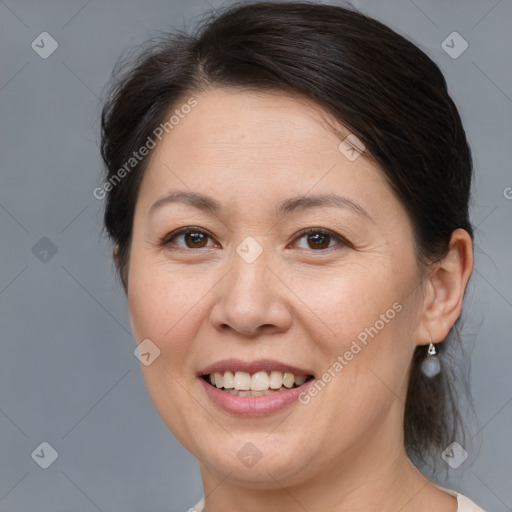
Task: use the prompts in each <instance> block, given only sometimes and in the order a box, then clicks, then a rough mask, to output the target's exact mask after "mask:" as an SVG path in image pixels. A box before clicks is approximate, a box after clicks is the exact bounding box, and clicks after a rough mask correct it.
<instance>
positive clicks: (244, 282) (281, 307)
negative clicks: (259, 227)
mask: <svg viewBox="0 0 512 512" xmlns="http://www.w3.org/2000/svg"><path fill="white" fill-rule="evenodd" d="M273 266H274V265H272V262H270V261H268V258H266V257H263V255H262V256H260V257H259V258H258V259H257V260H256V261H254V262H252V263H248V262H246V261H244V260H243V259H242V258H240V257H239V256H238V255H236V254H235V255H234V258H233V267H232V269H231V271H230V272H229V273H228V274H227V275H226V277H225V278H224V279H223V280H222V281H221V283H219V286H217V287H216V289H215V294H216V297H215V305H214V307H213V308H212V311H211V321H212V324H213V325H214V327H215V328H216V329H217V330H220V331H223V332H224V333H225V332H227V331H232V332H234V333H236V334H238V335H242V336H244V337H249V338H252V337H256V336H258V335H262V334H272V333H280V332H285V331H287V330H288V329H289V328H290V326H291V322H292V313H291V303H290V302H289V300H288V299H287V294H288V290H287V288H286V286H285V285H284V284H283V282H282V280H280V279H279V278H278V277H277V275H278V272H277V271H276V269H275V268H271V267H273Z"/></svg>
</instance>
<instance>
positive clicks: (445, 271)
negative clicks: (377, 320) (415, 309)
mask: <svg viewBox="0 0 512 512" xmlns="http://www.w3.org/2000/svg"><path fill="white" fill-rule="evenodd" d="M472 271H473V241H472V239H471V236H470V235H469V233H468V232H467V231H466V230H464V229H456V230H455V231H454V232H453V233H452V235H451V238H450V243H449V246H448V252H447V254H446V256H445V257H444V258H443V259H442V260H440V261H438V262H435V263H433V264H432V269H431V271H430V275H429V277H428V279H427V286H426V293H425V295H424V303H423V322H424V327H425V328H424V335H422V336H421V339H420V340H418V345H424V344H428V343H429V342H430V336H432V340H433V341H434V343H435V342H440V341H443V340H444V339H445V338H446V337H447V336H448V333H449V332H450V329H451V328H452V326H453V324H454V323H455V321H456V320H457V318H459V315H460V313H461V311H462V301H463V298H464V292H465V290H466V285H467V283H468V281H469V278H470V276H471V273H472ZM429 333H430V335H429Z"/></svg>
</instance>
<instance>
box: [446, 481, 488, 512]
mask: <svg viewBox="0 0 512 512" xmlns="http://www.w3.org/2000/svg"><path fill="white" fill-rule="evenodd" d="M436 487H437V488H438V489H441V490H442V491H444V492H446V493H448V494H451V495H452V496H454V497H455V498H457V505H458V506H457V512H485V510H484V509H483V508H480V507H479V506H478V505H477V504H476V503H474V502H473V501H471V500H470V499H469V498H468V497H467V496H464V495H463V494H460V492H457V491H453V490H452V489H447V488H446V487H441V486H440V485H436Z"/></svg>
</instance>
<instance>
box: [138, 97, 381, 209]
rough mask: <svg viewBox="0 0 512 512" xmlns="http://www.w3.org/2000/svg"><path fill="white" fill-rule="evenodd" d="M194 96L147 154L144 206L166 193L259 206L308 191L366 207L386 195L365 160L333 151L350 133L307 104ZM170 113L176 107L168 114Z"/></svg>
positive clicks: (276, 99) (297, 99)
mask: <svg viewBox="0 0 512 512" xmlns="http://www.w3.org/2000/svg"><path fill="white" fill-rule="evenodd" d="M193 97H194V99H195V101H196V102H197V104H196V106H195V107H194V108H193V109H185V110H186V111H187V112H188V113H186V114H183V113H182V115H181V116H180V117H179V121H178V122H177V123H175V124H173V127H172V129H171V130H169V132H168V133H164V135H163V138H162V140H161V142H159V143H158V145H157V147H156V148H155V149H154V150H152V153H151V155H150V161H149V165H148V168H147V171H146V175H145V177H144V180H143V183H142V187H141V191H140V194H139V197H140V199H141V200H142V201H143V202H144V201H145V200H146V199H147V200H148V201H149V200H150V199H154V198H155V196H156V195H157V194H162V192H164V191H165V189H170V188H172V189H176V188H181V189H187V188H188V189H194V190H198V189H199V190H200V191H201V192H204V193H208V194H210V195H214V196H217V197H221V198H226V199H227V200H237V199H238V200H242V199H243V198H246V199H247V200H251V201H254V200H255V199H257V200H258V201H259V202H265V201H266V200H271V199H276V198H277V196H279V197H280V198H281V199H282V198H285V196H291V195H297V194H306V193H308V191H310V190H311V191H313V192H315V193H326V192H333V191H338V192H343V193H344V194H345V195H354V196H355V197H358V198H359V199H361V200H363V201H366V202H368V203H371V202H372V197H374V196H375V195H379V196H381V199H382V195H383V194H385V193H388V194H390V193H391V192H390V191H389V189H388V186H387V182H386V180H385V179H384V177H383V175H382V172H381V171H380V170H379V169H378V168H377V167H376V166H375V164H373V163H372V161H370V160H369V159H367V158H366V157H365V156H364V153H363V154H362V155H361V156H360V157H358V158H356V159H349V158H347V155H346V154H345V153H344V152H343V151H340V142H341V141H342V140H343V139H344V138H345V137H346V136H348V135H349V134H350V132H349V131H348V130H347V129H346V128H345V127H344V126H343V125H341V124H340V123H336V122H335V121H334V120H333V119H332V117H330V116H329V115H328V114H327V113H326V112H324V111H323V110H322V109H321V108H320V107H318V106H317V105H315V104H314V103H313V102H311V101H308V100H306V99H304V98H302V97H299V96H292V95H289V94H285V93H267V92H249V91H240V90H234V89H214V90H210V91H208V92H202V93H199V94H194V95H193ZM186 102H187V99H186V98H185V99H184V100H183V104H185V103H186ZM176 110H178V111H179V110H180V104H179V103H178V104H177V105H174V106H173V109H172V111H171V112H170V115H172V113H173V112H176ZM176 120H177V119H175V121H176ZM333 128H334V129H333ZM369 209H371V206H370V207H369Z"/></svg>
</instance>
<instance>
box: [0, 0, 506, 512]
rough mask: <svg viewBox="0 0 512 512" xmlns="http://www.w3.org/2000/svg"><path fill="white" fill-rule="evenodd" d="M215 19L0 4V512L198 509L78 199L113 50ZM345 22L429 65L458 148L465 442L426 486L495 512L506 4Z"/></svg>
mask: <svg viewBox="0 0 512 512" xmlns="http://www.w3.org/2000/svg"><path fill="white" fill-rule="evenodd" d="M331 3H336V2H331ZM221 5H225V3H224V4H222V3H221V2H217V1H213V0H210V1H208V0H188V1H187V2H185V1H183V2H182V1H178V0H150V1H142V0H130V1H121V0H110V1H108V2H100V1H99V0H90V1H87V0H73V1H57V0H53V1H50V0H44V1H35V0H33V1H28V0H5V1H1V0H0V34H1V35H0V41H1V44H0V64H1V74H0V150H1V153H0V154H1V170H2V175H1V176H2V177H1V179H2V181H1V187H0V222H1V230H2V231H1V235H2V243H1V244H0V251H1V266H0V269H1V274H0V308H1V309H0V311H1V315H0V329H1V331H0V332H1V357H0V364H1V368H0V369H1V371H0V433H1V437H0V460H1V467H0V471H1V473H0V511H1V512H17V511H34V512H35V511H53V512H58V511H68V512H69V511H83V512H93V511H97V510H101V511H105V512H106V511H138V512H140V511H147V510H152V511H180V510H186V509H187V508H188V507H190V506H191V505H193V504H194V503H195V501H196V499H197V498H199V497H200V495H201V493H202V488H201V482H200V476H199V471H198V466H197V463H196V462H195V460H194V459H193V458H192V457H191V456H190V455H189V454H188V453H187V452H186V451H185V450H184V449H183V448H182V447H181V446H180V445H179V444H178V443H177V442H176V441H175V440H174V438H173V437H172V435H171V434H170V433H169V432H168V430H167V428H166V427H165V426H164V424H163V422H162V421H161V420H160V418H159V417H158V415H157V413H156V412H155V411H154V409H153V406H152V404H151V402H150V401H149V398H148V396H147V394H146V390H145V387H144V384H143V381H142V377H141V374H140V369H139V362H138V360H137V359H136V358H135V357H134V355H133V349H134V347H135V343H134V341H133V339H132V338H131V335H130V332H129V322H128V318H127V312H126V304H125V298H124V295H123V293H122V291H121V288H120V286H119V284H118V282H117V281H116V279H115V277H114V272H113V266H112V264H111V261H110V254H111V250H110V246H109V245H108V243H107V241H106V240H105V239H104V238H103V237H102V235H101V231H100V230H101V212H102V207H103V204H102V201H100V200H97V199H95V198H94V197H93V194H92V191H93V189H94V188H95V187H96V186H98V185H99V184H100V183H101V177H100V176H101V175H100V171H101V164H100V159H99V153H98V145H97V144H98V140H99V111H100V99H101V97H102V91H103V88H104V86H105V83H106V82H107V80H108V79H109V76H110V73H111V70H112V67H113V65H114V63H115V61H116V59H117V57H118V56H119V55H120V53H121V51H122V50H123V49H125V48H126V47H128V46H132V45H134V44H137V43H139V42H142V41H144V40H145V39H147V38H148V37H150V36H151V35H154V33H155V31H156V30H164V31H167V30H172V29H173V28H183V27H186V26H189V25H190V24H191V23H193V22H194V20H197V19H198V17H199V16H200V15H201V14H202V13H204V12H205V11H208V10H210V9H212V8H216V7H219V6H221ZM354 5H355V6H356V7H357V8H358V9H360V10H361V11H363V12H365V13H367V14H369V15H371V16H374V17H376V18H377V19H380V20H381V21H383V22H385V23H387V24H388V25H390V26H391V27H392V28H394V29H395V30H397V31H399V32H400V33H402V34H404V35H406V36H407V37H409V38H411V39H413V40H414V41H416V42H417V44H418V45H419V46H420V47H421V48H422V49H423V50H425V51H426V52H427V53H428V54H429V55H430V56H431V57H432V58H433V59H434V60H435V61H436V62H437V63H438V64H439V65H440V67H441V69H442V70H443V72H444V73H445V76H446V78H447V81H448V83H449V88H450V90H451V93H452V95H453V97H454V99H455V101H456V103H457V104H458V106H459V108H460V111H461V115H462V118H463V121H464V122H465V126H466V130H467V133H468V136H469V139H470V142H471V144H472V148H473V151H474V156H475V167H476V176H475V188H474V200H473V204H472V220H473V223H474V225H475V226H476V227H477V230H476V248H475V254H476V271H475V273H474V276H473V278H472V282H471V286H470V288H469V291H468V294H467V298H466V314H465V317H466V323H465V326H464V330H463V343H464V346H465V348H466V350H467V353H468V354H470V356H471V360H472V371H471V383H472V389H473V396H474V403H475V409H476V413H477V419H478V424H477V425H476V426H474V427H472V428H473V430H472V436H473V437H474V440H475V441H478V442H477V443H476V445H475V448H468V451H469V452H470V453H469V459H468V460H467V461H466V462H464V464H462V465H461V466H460V467H459V468H458V469H456V470H453V469H449V468H447V471H446V472H445V473H444V476H443V481H442V483H444V484H447V485H449V486H451V487H454V488H456V489H457V490H459V491H461V492H463V493H465V494H468V495H470V496H471V497H472V498H473V499H474V500H475V501H476V502H478V503H479V504H480V505H481V506H483V507H484V508H486V509H488V510H489V511H493V512H494V511H495V512H501V511H505V510H511V507H512V488H511V486H510V482H511V480H512V469H511V460H512V443H511V442H510V430H511V428H510V426H511V417H512V405H511V401H512V382H511V379H510V377H509V375H510V373H509V369H510V365H511V363H512V357H511V344H510V330H511V327H512V324H511V318H512V310H511V309H512V296H511V289H512V287H511V265H510V254H511V240H512V236H511V230H512V228H511V226H512V222H511V210H512V200H511V199H510V198H511V197H512V189H510V188H507V187H511V186H512V176H511V173H510V171H509V169H510V161H511V157H512V154H511V153H512V151H511V147H512V140H511V122H510V120H511V113H512V99H511V98H512V87H511V86H512V70H511V66H510V58H509V54H510V53H509V52H510V48H511V47H512V30H511V29H510V27H511V21H512V2H511V1H510V0H501V1H496V0H479V1H476V0H471V1H469V0H457V1H454V0H452V1H450V2H445V1H442V0H436V1H427V0H414V1H412V0H393V1H390V2H382V1H381V2H379V1H378V0H360V1H355V2H354ZM43 31H47V32H49V33H50V34H51V35H52V36H53V38H55V40H57V42H58V45H59V46H58V49H57V50H56V51H55V52H54V53H53V54H52V55H51V56H49V57H48V58H47V59H43V58H41V57H40V56H39V55H38V54H37V53H36V52H35V51H34V50H33V49H32V48H31V42H32V41H33V40H35V39H36V37H37V36H38V35H39V34H40V33H41V32H43ZM453 31H457V32H459V33H460V34H461V35H462V37H463V38H464V39H465V40H466V41H467V42H468V44H469V47H468V49H467V50H466V51H465V52H464V53H463V54H462V55H460V56H459V57H458V58H456V59H454V58H452V57H450V56H449V55H448V54H447V53H446V52H445V51H444V50H443V49H442V47H441V43H442V41H443V40H444V39H445V38H446V37H447V36H448V35H449V34H450V33H451V32H453ZM457 44H458V43H457ZM43 237H46V238H47V239H49V240H50V241H51V243H52V244H53V245H54V246H55V247H54V250H55V249H57V252H56V253H55V254H52V248H53V246H52V245H50V244H49V242H48V240H46V239H44V240H43V241H40V240H41V239H42V238H43ZM36 244H39V245H36ZM34 247H35V249H34ZM45 251H47V252H46V253H45ZM43 441H45V442H47V443H49V444H50V445H51V446H52V447H53V448H54V449H55V450H56V451H57V452H58V458H57V460H56V461H55V462H54V463H53V464H52V465H51V466H50V467H49V468H48V469H42V468H41V467H40V466H39V465H38V464H36V462H35V460H36V458H35V457H34V458H32V457H31V454H32V453H33V451H34V450H35V449H36V448H37V447H38V446H39V445H40V443H41V442H43ZM48 454H49V452H48V450H47V452H46V454H45V457H48V456H49V455H48ZM39 460H41V458H40V459H39Z"/></svg>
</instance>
